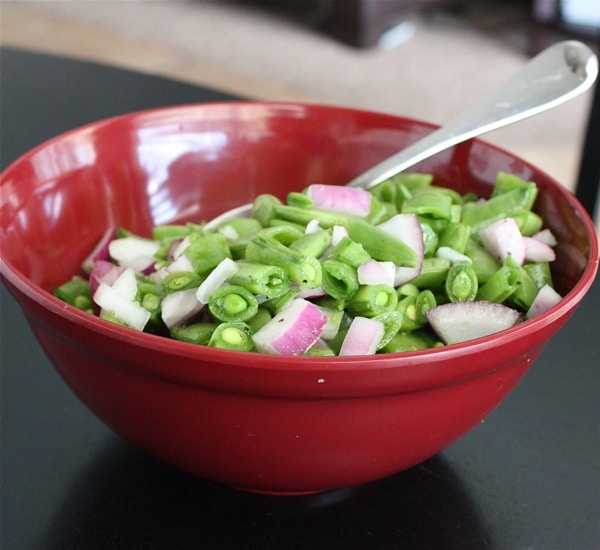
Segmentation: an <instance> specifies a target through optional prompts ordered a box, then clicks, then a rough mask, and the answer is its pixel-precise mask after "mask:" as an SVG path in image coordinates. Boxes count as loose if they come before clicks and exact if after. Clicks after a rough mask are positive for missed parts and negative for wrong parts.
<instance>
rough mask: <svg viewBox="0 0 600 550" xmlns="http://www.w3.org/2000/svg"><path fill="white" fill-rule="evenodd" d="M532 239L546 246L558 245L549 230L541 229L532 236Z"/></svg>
mask: <svg viewBox="0 0 600 550" xmlns="http://www.w3.org/2000/svg"><path fill="white" fill-rule="evenodd" d="M532 238H534V239H537V240H538V241H542V242H543V243H545V244H547V245H548V246H556V245H557V244H558V241H557V240H556V237H555V236H554V233H552V231H550V229H542V230H541V231H538V232H537V233H536V234H535V235H532Z"/></svg>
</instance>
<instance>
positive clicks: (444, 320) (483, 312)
mask: <svg viewBox="0 0 600 550" xmlns="http://www.w3.org/2000/svg"><path fill="white" fill-rule="evenodd" d="M425 316H426V317H427V320H428V321H429V324H430V325H431V328H433V330H434V331H435V333H436V334H437V335H438V336H439V337H440V339H441V340H442V341H443V342H445V343H446V344H456V343H458V342H466V341H467V340H473V339H474V338H481V337H482V336H487V335H489V334H493V333H495V332H500V331H501V330H505V329H507V328H510V327H512V326H513V325H514V324H515V323H516V322H517V321H518V320H519V317H520V313H519V312H518V311H517V310H515V309H512V308H510V307H507V306H505V305H502V304H495V303H492V302H486V301H476V302H453V303H448V304H442V305H440V306H436V307H434V308H431V309H429V310H428V311H427V312H426V313H425Z"/></svg>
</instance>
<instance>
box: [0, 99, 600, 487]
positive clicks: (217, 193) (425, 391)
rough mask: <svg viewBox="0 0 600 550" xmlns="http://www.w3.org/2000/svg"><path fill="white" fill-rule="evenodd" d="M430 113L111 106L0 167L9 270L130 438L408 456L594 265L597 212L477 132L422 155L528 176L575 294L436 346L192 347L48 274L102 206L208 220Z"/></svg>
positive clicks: (557, 318)
mask: <svg viewBox="0 0 600 550" xmlns="http://www.w3.org/2000/svg"><path fill="white" fill-rule="evenodd" d="M432 128H433V127H432V126H431V125H428V124H425V123H422V122H418V121H414V120H409V119H406V118H400V117H395V116H390V115H385V114H380V113H373V112H365V111H359V110H351V109H345V108H338V107H331V106H319V105H299V104H277V103H247V102H232V103H220V104H201V105H185V106H179V107H170V108H164V109H157V110H152V111H145V112H139V113H133V114H129V115H125V116H120V117H117V118H113V119H109V120H104V121H100V122H97V123H94V124H91V125H88V126H86V127H83V128H79V129H75V130H73V131H71V132H68V133H66V134H63V135H61V136H58V137H56V138H54V139H52V140H50V141H48V142H46V143H44V144H42V145H40V146H38V147H37V148H35V149H34V150H32V151H30V152H29V153H27V154H26V155H24V156H23V157H21V158H20V159H18V160H17V161H16V162H14V163H13V164H12V165H11V166H10V167H9V168H7V170H6V171H5V172H4V173H3V174H2V186H1V193H2V195H1V203H0V209H1V210H0V214H1V215H0V221H1V228H2V229H1V230H2V260H1V262H2V263H1V265H0V267H1V272H2V278H3V281H4V283H5V284H6V285H7V286H8V288H9V289H10V291H11V292H12V294H13V295H14V296H15V297H16V299H17V300H18V301H19V303H20V305H21V306H22V308H23V310H24V312H25V315H26V317H27V319H28V321H29V323H30V325H31V327H32V329H33V332H34V333H35V335H36V337H37V338H38V340H39V342H40V343H41V345H42V347H43V348H44V350H45V351H46V353H47V355H48V357H49V358H50V359H51V361H52V362H53V364H54V365H55V367H56V369H57V370H58V371H59V372H60V374H61V375H62V377H63V378H64V380H65V381H66V383H67V384H69V386H70V387H71V388H72V390H73V391H74V392H75V393H76V394H77V395H78V396H79V398H80V399H81V400H82V401H83V402H84V403H85V404H86V405H87V406H88V407H89V408H90V409H91V410H92V411H93V412H94V413H95V414H96V415H98V417H100V418H101V419H102V420H103V421H105V422H106V423H107V424H108V425H109V426H111V427H112V428H113V429H114V430H115V431H116V432H118V433H119V434H121V435H122V436H123V437H125V438H126V439H128V440H130V441H131V442H133V443H134V444H136V445H138V446H139V447H141V448H142V449H145V450H146V451H147V452H149V453H152V454H153V455H155V456H157V457H159V458H160V459H162V460H164V461H166V462H168V463H170V464H173V465H175V466H177V467H180V468H182V469H185V470H187V471H189V472H192V473H194V474H196V475H199V476H202V477H204V478H208V479H211V480H214V481H216V482H219V483H225V484H228V485H231V486H235V487H239V488H243V489H246V490H253V491H264V492H270V493H285V494H290V493H307V492H315V491H323V490H327V489H333V488H339V487H344V486H349V485H356V484H360V483H364V482H367V481H370V480H375V479H378V478H381V477H385V476H387V475H391V474H393V473H396V472H398V471H400V470H402V469H405V468H407V467H410V466H412V465H414V464H417V463H418V462H420V461H423V460H425V459H427V458H429V457H431V456H432V455H434V454H436V453H438V452H439V451H441V450H442V449H444V448H445V447H447V446H448V445H450V444H451V443H452V442H453V441H455V440H456V439H457V438H459V437H460V436H461V435H463V434H464V433H465V432H467V431H468V430H469V429H471V428H472V427H473V426H475V425H476V424H477V423H478V422H479V421H481V419H482V418H484V417H485V416H486V415H487V414H488V413H489V412H490V411H492V410H493V409H494V408H495V407H496V406H497V405H498V404H499V403H500V402H501V401H502V399H503V398H504V397H505V396H506V394H507V393H508V392H509V391H510V390H511V389H512V388H513V387H514V385H515V384H516V383H517V382H518V381H519V379H520V378H521V377H522V376H523V375H524V374H525V372H526V371H527V369H528V368H529V367H530V366H531V364H532V363H533V361H534V360H535V358H536V357H537V355H538V354H539V352H540V351H541V349H542V347H543V345H544V343H545V342H546V341H547V340H548V338H550V337H551V336H552V334H553V333H555V332H556V331H557V330H558V329H559V328H560V327H561V326H562V325H563V324H564V323H565V322H566V321H567V319H568V318H569V316H570V315H571V314H572V313H573V311H574V310H575V308H576V307H577V305H578V304H579V302H580V301H581V299H582V298H583V296H584V295H585V293H586V291H587V290H588V288H589V287H590V285H591V284H592V281H593V278H594V276H595V274H596V270H597V266H598V243H597V237H596V233H595V229H594V226H593V223H592V222H591V220H590V219H589V217H588V216H587V214H586V213H585V211H584V210H583V208H582V207H581V205H580V204H579V202H578V201H577V200H576V199H575V198H574V197H573V196H572V194H571V193H569V192H568V191H567V190H565V188H563V187H562V186H561V185H559V184H558V183H557V182H556V181H554V180H553V179H552V178H551V177H549V176H548V175H546V174H544V173H543V172H541V171H540V170H538V169H536V168H535V167H533V166H531V165H530V164H528V163H526V162H524V161H522V160H520V159H519V158H517V157H516V156H514V155H513V154H511V153H508V152H506V151H503V150H500V149H498V148H495V147H493V146H490V145H488V144H486V143H484V142H481V141H477V140H475V141H472V142H469V143H466V144H463V145H460V146H458V147H455V148H454V149H452V150H449V151H447V152H445V153H441V154H439V155H438V156H436V157H435V158H433V159H430V160H428V161H425V162H423V163H421V164H420V165H419V166H418V167H415V170H420V171H426V172H432V173H434V174H435V175H436V176H437V177H438V178H439V181H440V182H441V183H442V184H444V185H448V186H451V187H454V188H455V189H457V190H459V191H461V192H465V191H468V190H473V191H475V192H477V193H478V194H480V195H483V196H485V195H487V194H488V193H489V190H490V188H491V184H492V182H493V181H494V179H495V176H496V174H497V172H498V171H499V170H505V171H509V172H512V173H514V174H517V175H519V176H521V177H523V178H525V179H529V180H534V181H536V183H537V184H538V186H539V187H540V189H541V191H540V196H539V198H538V201H537V205H536V209H537V211H538V212H539V213H540V214H541V215H542V216H543V217H544V219H545V220H546V221H547V225H548V226H549V227H550V228H551V229H552V231H553V232H554V233H555V234H556V235H557V237H558V240H559V244H558V246H557V248H556V251H557V260H556V262H554V266H553V269H554V277H555V282H556V284H557V287H558V290H559V291H560V292H561V293H563V294H564V296H565V298H564V299H563V301H562V302H561V303H560V304H559V305H557V306H555V307H554V308H552V309H551V310H549V311H547V312H546V313H544V314H542V315H540V316H538V317H536V318H534V319H532V320H529V321H527V322H524V323H522V324H519V325H518V326H516V327H513V328H512V329H510V330H507V331H504V332H502V333H498V334H495V335H491V336H488V337H486V338H481V339H478V340H474V341H471V342H467V343H464V344H457V345H452V346H446V347H444V348H441V349H437V350H435V351H424V352H414V353H405V354H398V355H385V356H376V357H350V358H300V357H294V358H286V357H277V356H268V355H262V354H257V353H240V352H230V351H224V350H217V349H211V348H207V347H200V346H194V345H191V344H186V343H182V342H177V341H174V340H169V339H166V338H162V337H158V336H153V335H149V334H144V333H138V332H135V331H133V330H129V329H124V328H121V327H119V326H116V325H113V324H110V323H108V322H105V321H103V320H101V319H99V318H95V317H93V316H91V315H87V314H85V313H83V312H81V311H78V310H76V309H74V308H72V307H70V306H68V305H66V304H64V303H63V302H61V301H59V300H58V299H56V298H54V297H53V296H52V295H51V294H50V291H51V290H52V289H53V288H54V287H56V286H57V285H58V284H60V283H62V282H64V281H65V280H67V279H68V278H69V277H71V275H73V274H74V273H76V272H78V269H79V265H80V262H81V261H82V259H83V258H84V257H85V255H86V254H87V252H88V251H89V250H90V249H91V247H92V246H93V245H94V244H95V242H96V241H97V239H98V238H99V237H100V235H101V234H102V232H103V230H104V229H105V228H106V227H107V226H108V225H109V224H116V225H122V226H124V227H127V228H129V229H131V230H133V231H135V232H137V233H140V234H149V232H150V228H151V227H152V226H153V225H157V224H165V223H172V222H181V221H184V220H194V221H200V220H203V219H210V218H212V217H214V216H216V215H217V214H219V213H221V212H222V211H224V210H226V209H229V208H232V207H234V206H238V205H240V204H243V203H246V202H250V201H251V200H252V199H253V197H254V196H255V195H256V194H258V193H265V192H268V193H273V194H275V195H278V196H279V197H281V198H285V195H286V194H287V193H288V192H289V191H292V190H300V189H302V188H303V187H304V186H306V185H308V184H309V183H314V182H322V183H332V184H343V183H345V182H346V181H349V180H351V179H352V178H353V177H354V176H356V175H358V174H359V173H360V172H361V171H363V170H365V169H367V168H368V167H370V166H372V165H374V164H375V163H376V162H378V161H380V160H382V159H383V158H385V157H387V156H389V155H390V154H392V153H394V152H396V151H397V150H399V149H400V148H402V147H403V146H405V145H407V144H408V143H410V142H412V141H415V140H416V139H418V138H419V137H421V136H423V135H424V134H426V133H427V132H429V131H430V130H431V129H432Z"/></svg>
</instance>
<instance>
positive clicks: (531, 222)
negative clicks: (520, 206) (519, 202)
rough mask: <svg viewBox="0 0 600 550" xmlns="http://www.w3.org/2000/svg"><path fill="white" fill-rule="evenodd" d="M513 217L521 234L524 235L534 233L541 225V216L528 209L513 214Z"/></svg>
mask: <svg viewBox="0 0 600 550" xmlns="http://www.w3.org/2000/svg"><path fill="white" fill-rule="evenodd" d="M513 218H514V220H515V222H516V223H517V227H518V228H519V231H520V232H521V235H523V236H525V237H531V236H532V235H535V234H536V233H537V232H538V231H539V230H540V229H541V228H542V225H543V220H542V217H541V216H539V215H538V214H536V213H535V212H531V211H530V210H526V211H525V212H521V213H519V214H515V215H514V216H513Z"/></svg>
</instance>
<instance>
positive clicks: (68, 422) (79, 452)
mask: <svg viewBox="0 0 600 550" xmlns="http://www.w3.org/2000/svg"><path fill="white" fill-rule="evenodd" d="M0 62H1V67H2V73H1V79H2V80H1V90H2V96H1V99H2V101H1V103H0V117H1V118H0V120H1V128H0V131H1V135H0V146H1V159H0V160H1V164H2V168H4V167H5V166H6V165H7V164H8V163H10V162H11V161H12V160H14V159H15V158H16V157H17V156H18V155H19V154H21V153H23V152H25V151H26V150H27V149H29V148H31V147H32V146H34V145H36V144H37V143H40V142H41V141H43V140H45V139H47V138H50V137H52V136H54V135H56V134H58V133H60V132H62V131H65V130H68V129H70V128H72V127H75V126H79V125H82V124H84V123H87V122H91V121H93V120H96V119H99V118H105V117H108V116H112V115H117V114H121V113H124V112H127V111H133V110H139V109H145V108H149V107H154V106H160V105H166V104H175V103H190V102H202V101H211V100H222V99H228V98H229V97H230V96H227V95H226V94H223V93H220V92H218V91H215V90H210V89H206V88H201V87H197V86H193V85H189V84H184V83H181V82H174V81H170V80H167V79H162V78H157V77H154V76H149V75H144V74H139V73H135V72H130V71H125V70H121V69H116V68H113V67H107V66H103V65H96V64H91V63H86V62H81V61H75V60H71V59H64V58H60V57H52V56H45V55H39V54H33V53H30V52H25V51H20V50H15V49H7V48H3V49H2V51H1V57H0ZM1 290H2V294H1V302H0V304H1V306H0V307H1V316H0V319H1V332H0V335H1V348H0V369H1V370H0V376H1V377H0V391H1V395H0V397H1V417H0V418H1V432H0V435H1V440H0V445H1V447H0V451H1V462H0V467H1V471H0V474H1V477H0V483H1V486H0V498H1V503H0V504H1V507H0V510H1V514H2V516H1V518H0V530H1V533H0V548H3V549H6V550H20V549H44V550H45V549H57V550H58V549H60V550H63V549H71V548H94V549H105V548H106V549H109V548H110V549H121V548H123V549H137V548H160V549H167V548H169V549H174V548H194V549H196V548H286V549H287V548H311V549H312V548H315V549H316V548H357V549H366V548H376V549H387V548H400V549H403V548H410V549H419V548H431V549H438V548H439V549H462V550H464V549H483V548H490V549H511V550H512V549H515V550H516V549H523V550H524V549H539V550H548V549H569V550H588V549H589V550H591V549H595V548H599V547H600V529H599V521H598V518H599V517H600V490H599V487H600V461H599V457H600V434H599V430H598V419H599V418H600V406H599V405H600V399H599V392H598V390H599V388H600V384H599V382H600V380H599V372H600V371H599V369H598V365H600V344H599V332H598V310H599V309H600V282H599V281H598V280H596V282H595V283H594V285H593V287H592V290H591V292H590V294H589V295H588V296H587V297H586V299H585V300H584V302H583V303H582V305H581V307H580V308H579V310H578V311H577V312H576V313H575V314H574V316H573V317H572V318H571V320H570V321H569V322H568V323H567V325H566V326H565V327H564V328H563V329H562V330H561V331H560V332H559V333H558V334H557V335H556V336H555V337H554V338H553V339H552V340H551V341H550V343H549V344H548V345H547V346H546V348H545V350H544V351H543V353H542V354H541V356H540V357H539V359H538V360H537V362H536V363H535V365H534V366H533V368H532V369H531V370H530V371H529V373H528V374H527V375H526V376H525V378H524V380H523V381H522V382H521V383H520V384H519V386H518V387H517V388H516V389H515V390H514V391H513V392H512V393H511V394H510V395H509V396H508V398H507V399H506V400H505V401H504V402H503V403H502V404H501V405H500V406H499V407H498V408H497V410H496V411H494V412H493V413H492V414H491V415H490V416H489V417H488V418H487V419H486V420H485V422H483V423H482V424H481V425H479V426H478V427H477V428H475V429H474V430H473V431H472V432H471V433H469V434H468V435H467V436H465V437H464V438H462V439H461V440H460V441H458V442H457V443H455V444H454V445H453V446H451V447H450V448H449V449H447V450H445V451H444V452H442V453H440V454H439V455H438V456H436V457H434V458H433V459H431V460H429V461H427V462H425V463H423V464H421V465H419V466H416V467H414V468H411V469H410V470H407V471H405V472H401V473H399V474H397V475H395V476H392V477H390V478H387V479H384V480H381V481H377V482H374V483H371V484H367V485H364V486H361V487H355V488H349V489H345V490H340V491H335V492H331V493H325V494H322V495H315V496H308V497H289V498H288V497H268V496H261V495H253V494H246V493H242V492H238V491H236V490H233V489H230V488H227V487H222V486H219V485H216V484H213V483H211V482H208V481H204V480H201V479H196V478H194V477H192V476H190V475H188V474H185V473H182V472H180V471H178V470H175V469H173V468H171V467H169V466H166V465H164V464H162V463H160V462H158V461H156V460H155V459H153V458H152V457H150V456H148V455H147V454H145V453H144V452H142V451H139V450H137V449H136V448H134V447H133V446H131V445H130V444H128V443H127V442H125V441H123V440H122V439H121V438H120V437H119V436H117V435H115V434H114V433H113V432H111V431H110V430H109V429H108V428H107V427H106V426H105V425H104V424H102V423H101V422H100V421H99V420H97V419H96V418H95V417H94V416H93V415H92V414H91V413H90V412H89V411H88V410H87V409H86V408H85V407H84V406H83V405H82V404H81V403H80V402H79V401H78V400H77V398H76V397H75V396H74V395H73V394H72V393H71V391H70V390H69V389H68V388H67V387H66V385H65V384H64V382H63V381H62V380H61V379H60V377H59V376H58V374H57V373H56V372H55V370H54V369H53V367H52V366H51V364H50V363H49V361H48V360H47V359H46V357H45V356H44V354H43V352H42V351H41V349H40V347H39V346H38V344H37V342H36V341H35V339H34V337H33V335H32V333H31V331H30V329H29V327H28V326H27V324H26V322H25V320H24V317H23V315H22V314H21V311H20V309H19V307H18V306H17V305H16V303H15V302H14V300H13V299H12V297H11V296H10V295H9V294H8V292H7V291H6V289H5V288H4V287H3V286H2V289H1Z"/></svg>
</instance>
